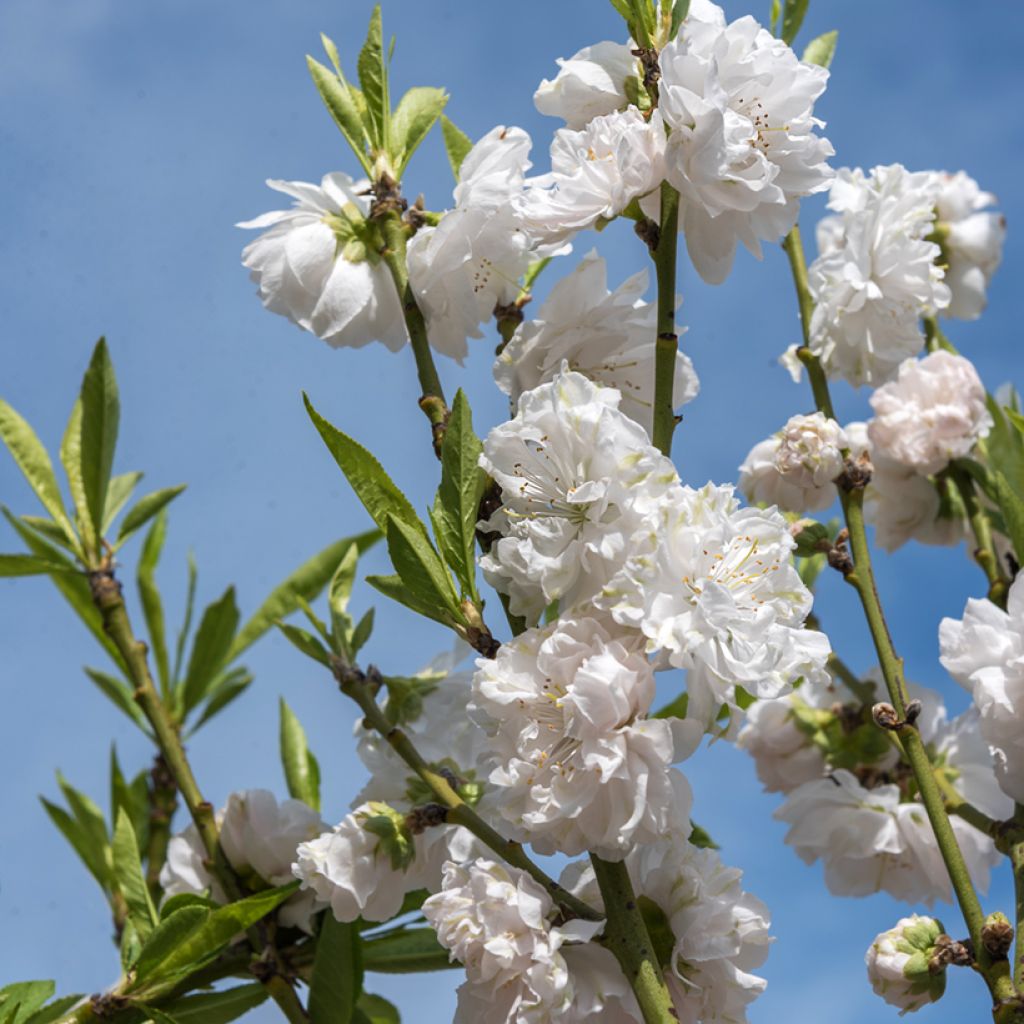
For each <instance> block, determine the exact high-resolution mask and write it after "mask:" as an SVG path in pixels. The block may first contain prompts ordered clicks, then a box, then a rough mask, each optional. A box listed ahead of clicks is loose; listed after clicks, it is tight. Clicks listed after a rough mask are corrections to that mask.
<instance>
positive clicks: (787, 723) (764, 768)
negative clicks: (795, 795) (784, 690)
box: [736, 677, 839, 793]
mask: <svg viewBox="0 0 1024 1024" xmlns="http://www.w3.org/2000/svg"><path fill="white" fill-rule="evenodd" d="M836 703H839V694H838V693H837V690H836V687H835V684H834V683H833V682H832V680H831V679H826V678H823V677H816V678H813V679H809V680H806V681H805V682H803V683H802V684H801V685H800V686H799V687H798V688H797V689H796V690H794V691H793V692H792V693H790V694H787V695H786V696H785V697H776V698H774V699H772V700H757V701H754V703H753V704H752V705H751V706H750V707H749V708H748V709H747V713H746V720H745V722H744V724H743V728H742V729H740V732H739V735H738V736H737V737H736V746H738V747H739V748H740V749H742V750H745V751H746V752H747V753H748V754H750V756H751V757H753V759H754V766H755V769H756V771H757V777H758V778H759V779H760V780H761V784H762V785H763V786H764V788H765V790H766V791H767V792H769V793H789V792H791V791H792V790H794V789H796V787H797V786H799V785H801V784H803V783H804V782H810V781H812V780H814V779H820V778H821V777H822V776H823V775H824V774H825V772H826V764H827V762H826V760H825V755H824V752H823V751H822V750H821V748H820V747H819V746H817V745H815V744H814V743H813V742H812V740H811V737H810V736H809V735H808V732H807V729H806V728H805V727H804V726H803V723H802V722H801V720H800V719H799V718H798V717H797V712H798V711H807V710H809V711H811V712H814V711H820V712H827V711H828V709H830V708H831V707H832V706H833V705H835V704H836Z"/></svg>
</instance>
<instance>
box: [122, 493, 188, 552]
mask: <svg viewBox="0 0 1024 1024" xmlns="http://www.w3.org/2000/svg"><path fill="white" fill-rule="evenodd" d="M185 487H186V485H185V484H178V486H177V487H164V488H163V489H162V490H159V491H153V492H151V493H150V494H147V495H145V496H144V497H142V498H140V499H139V500H138V502H137V503H136V504H135V505H133V506H132V507H131V508H130V509H129V510H128V514H127V515H126V516H125V517H124V521H123V522H122V523H121V529H119V530H118V531H117V544H116V545H115V547H120V546H121V545H122V544H123V543H124V542H125V541H126V540H127V539H128V538H129V537H130V536H131V535H132V534H133V533H135V531H136V530H139V529H141V528H142V527H143V526H145V525H146V523H148V522H149V521H150V519H152V518H153V516H155V515H157V514H158V513H159V512H160V511H161V509H163V508H164V507H165V506H166V505H168V504H170V503H171V502H172V501H174V499H175V498H176V497H177V496H178V495H179V494H181V492H182V491H183V490H185Z"/></svg>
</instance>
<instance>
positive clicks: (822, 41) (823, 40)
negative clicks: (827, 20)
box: [801, 29, 839, 68]
mask: <svg viewBox="0 0 1024 1024" xmlns="http://www.w3.org/2000/svg"><path fill="white" fill-rule="evenodd" d="M838 42H839V32H838V30H837V29H833V30H832V31H831V32H825V33H823V34H822V35H820V36H818V37H817V38H816V39H812V40H811V41H810V42H809V43H808V44H807V48H806V49H805V50H804V55H803V57H802V58H801V59H802V60H803V61H804V63H805V64H818V65H820V66H821V67H823V68H827V67H829V66H830V65H831V64H832V58H833V57H834V56H835V54H836V43H838Z"/></svg>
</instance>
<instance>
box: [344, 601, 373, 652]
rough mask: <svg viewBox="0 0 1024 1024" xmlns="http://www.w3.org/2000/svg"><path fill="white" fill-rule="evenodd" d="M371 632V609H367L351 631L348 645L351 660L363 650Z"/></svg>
mask: <svg viewBox="0 0 1024 1024" xmlns="http://www.w3.org/2000/svg"><path fill="white" fill-rule="evenodd" d="M372 632H373V609H372V608H369V609H367V611H366V614H365V615H364V616H363V617H362V618H361V619H360V620H359V621H358V622H357V623H356V628H355V629H354V630H352V639H351V640H350V641H349V644H350V646H351V648H352V657H353V658H354V657H355V656H356V655H357V654H358V653H359V652H360V651H361V650H362V649H363V647H364V646H365V644H366V641H367V640H369V639H370V634H371V633H372Z"/></svg>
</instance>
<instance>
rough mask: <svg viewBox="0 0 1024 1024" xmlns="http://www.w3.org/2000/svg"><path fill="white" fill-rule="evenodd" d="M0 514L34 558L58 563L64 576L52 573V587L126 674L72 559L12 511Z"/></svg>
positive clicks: (86, 582)
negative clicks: (36, 556)
mask: <svg viewBox="0 0 1024 1024" xmlns="http://www.w3.org/2000/svg"><path fill="white" fill-rule="evenodd" d="M0 512H2V513H3V516H4V518H5V519H6V520H7V522H8V523H10V524H11V526H12V527H13V528H14V530H15V532H16V533H17V534H18V536H19V537H21V539H22V540H23V541H24V542H25V544H26V545H27V547H28V548H29V549H30V550H31V551H32V553H33V554H35V555H39V556H40V557H42V558H46V559H48V560H50V561H55V562H58V563H60V564H61V566H62V567H65V568H63V570H62V571H61V572H55V573H51V575H50V579H51V580H52V581H53V585H54V586H55V587H56V588H57V589H58V590H59V591H60V592H61V594H63V596H64V599H65V600H66V601H67V603H68V604H69V605H71V608H72V610H73V611H74V612H75V614H76V615H77V616H78V617H79V618H80V619H81V620H82V622H83V623H85V626H86V627H87V628H88V630H89V632H90V633H92V635H93V636H94V637H95V638H96V639H97V640H98V641H99V643H100V646H101V647H102V648H103V649H104V650H105V651H106V652H107V654H109V655H110V658H111V660H112V661H113V662H114V664H115V665H117V667H118V668H120V669H121V671H122V672H126V671H127V669H126V666H125V663H124V659H123V658H122V657H121V652H120V651H118V649H117V648H116V647H115V646H114V642H113V641H112V640H111V639H110V637H109V636H107V633H106V630H105V629H104V628H103V618H102V616H101V615H100V613H99V611H97V609H96V605H95V604H93V600H92V590H91V588H90V587H89V581H88V580H87V579H86V578H85V575H84V574H83V573H80V572H76V571H75V566H74V564H73V563H72V562H71V561H70V560H69V559H67V558H65V556H64V555H62V554H61V553H60V552H59V551H58V550H57V549H56V548H55V547H53V546H52V545H50V544H47V543H46V541H44V540H42V539H41V538H40V537H38V536H37V535H36V534H34V533H33V532H32V531H31V530H30V529H29V528H28V527H27V526H25V524H24V523H22V522H21V521H20V520H19V519H18V518H17V516H14V515H12V514H11V511H10V509H8V508H6V507H5V506H0Z"/></svg>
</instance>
